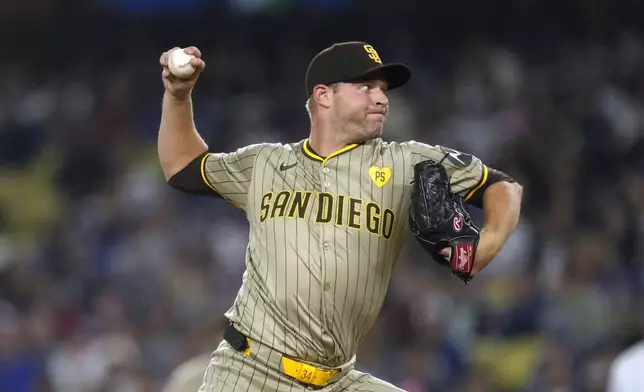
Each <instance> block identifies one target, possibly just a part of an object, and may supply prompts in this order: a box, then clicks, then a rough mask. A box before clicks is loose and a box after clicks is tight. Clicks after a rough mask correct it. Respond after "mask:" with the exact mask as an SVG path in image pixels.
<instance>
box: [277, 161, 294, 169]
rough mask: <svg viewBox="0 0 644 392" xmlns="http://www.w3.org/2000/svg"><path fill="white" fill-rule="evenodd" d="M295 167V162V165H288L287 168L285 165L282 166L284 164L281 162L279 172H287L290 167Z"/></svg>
mask: <svg viewBox="0 0 644 392" xmlns="http://www.w3.org/2000/svg"><path fill="white" fill-rule="evenodd" d="M295 165H297V162H295V163H294V164H292V165H288V166H287V165H285V164H284V162H282V164H281V165H280V170H281V171H284V170H288V169H290V168H292V167H293V166H295Z"/></svg>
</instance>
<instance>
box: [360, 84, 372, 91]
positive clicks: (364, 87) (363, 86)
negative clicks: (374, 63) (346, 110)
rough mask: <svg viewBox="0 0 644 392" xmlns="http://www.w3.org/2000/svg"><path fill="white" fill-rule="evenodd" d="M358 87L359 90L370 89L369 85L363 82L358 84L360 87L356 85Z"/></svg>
mask: <svg viewBox="0 0 644 392" xmlns="http://www.w3.org/2000/svg"><path fill="white" fill-rule="evenodd" d="M358 89H359V90H360V91H364V92H369V91H371V86H370V85H369V84H367V83H363V84H361V85H360V87H358Z"/></svg>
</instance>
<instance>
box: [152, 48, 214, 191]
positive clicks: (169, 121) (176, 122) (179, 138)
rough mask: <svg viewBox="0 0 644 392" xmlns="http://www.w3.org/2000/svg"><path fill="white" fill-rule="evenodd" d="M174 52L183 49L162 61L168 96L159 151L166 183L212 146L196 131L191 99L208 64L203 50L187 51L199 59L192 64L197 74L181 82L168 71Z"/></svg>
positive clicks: (164, 108)
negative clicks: (195, 86)
mask: <svg viewBox="0 0 644 392" xmlns="http://www.w3.org/2000/svg"><path fill="white" fill-rule="evenodd" d="M173 50H180V49H178V48H173V49H170V50H169V51H167V52H165V53H163V54H162V55H161V58H160V60H159V62H160V63H161V67H162V68H163V71H162V74H161V78H162V81H163V86H164V87H165V93H164V95H163V106H162V114H161V124H160V126H159V136H158V143H157V149H158V154H159V162H160V164H161V169H162V170H163V175H164V176H165V179H166V180H170V178H172V177H173V176H174V175H176V174H177V173H179V172H180V171H181V170H182V169H184V168H185V167H186V166H188V164H189V163H190V162H192V161H193V160H194V159H195V158H197V157H198V156H199V155H201V154H203V153H205V152H206V151H207V150H208V146H207V145H206V143H205V142H204V141H203V139H202V138H201V136H199V133H198V132H197V128H196V127H195V123H194V118H193V111H192V97H191V94H192V89H193V88H194V85H195V83H196V81H197V79H198V78H199V74H200V73H201V71H203V69H204V68H205V65H206V64H205V63H204V61H203V60H202V59H201V52H200V51H199V49H197V48H195V47H190V48H186V49H184V51H185V52H186V53H188V54H191V55H193V56H195V57H194V58H193V59H192V60H191V63H192V65H193V66H194V67H195V72H194V74H192V76H190V77H189V78H187V79H179V78H177V77H175V76H174V75H172V74H171V73H170V70H169V69H168V56H169V53H170V52H171V51H173Z"/></svg>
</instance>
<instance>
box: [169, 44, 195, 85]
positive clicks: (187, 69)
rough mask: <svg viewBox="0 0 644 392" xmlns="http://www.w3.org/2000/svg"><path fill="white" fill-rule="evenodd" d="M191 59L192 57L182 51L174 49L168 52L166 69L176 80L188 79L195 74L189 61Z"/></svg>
mask: <svg viewBox="0 0 644 392" xmlns="http://www.w3.org/2000/svg"><path fill="white" fill-rule="evenodd" d="M193 57H194V56H193V55H190V54H187V53H186V52H184V51H183V49H175V50H173V51H172V52H170V56H169V58H168V69H169V70H170V72H171V73H172V74H173V75H174V76H176V77H178V78H181V79H185V78H189V77H190V76H192V74H193V73H194V72H195V67H194V66H193V65H192V64H190V59H192V58H193Z"/></svg>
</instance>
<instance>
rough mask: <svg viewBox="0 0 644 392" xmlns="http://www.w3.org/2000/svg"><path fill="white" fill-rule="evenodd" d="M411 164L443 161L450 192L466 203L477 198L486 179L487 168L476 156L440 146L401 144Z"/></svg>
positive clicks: (412, 142)
mask: <svg viewBox="0 0 644 392" xmlns="http://www.w3.org/2000/svg"><path fill="white" fill-rule="evenodd" d="M401 145H402V146H403V150H404V151H407V153H408V154H409V156H410V159H411V162H412V164H414V165H415V164H417V163H419V162H422V161H424V160H427V159H433V160H435V161H440V160H441V159H443V158H445V159H444V160H443V166H444V167H445V171H446V172H447V176H448V177H449V179H450V185H451V188H452V192H454V193H455V194H457V195H459V196H461V197H463V198H464V199H465V200H466V201H469V200H471V199H472V198H473V197H474V196H478V195H477V192H479V191H482V189H483V186H484V185H485V183H486V181H487V178H488V167H487V166H486V165H485V164H484V163H483V162H482V161H481V160H480V159H479V158H477V157H476V156H474V155H471V154H467V153H464V152H461V151H457V150H454V149H451V148H448V147H444V146H440V145H435V146H434V145H429V144H425V143H420V142H416V141H410V142H405V143H401Z"/></svg>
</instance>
